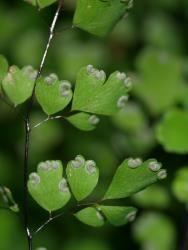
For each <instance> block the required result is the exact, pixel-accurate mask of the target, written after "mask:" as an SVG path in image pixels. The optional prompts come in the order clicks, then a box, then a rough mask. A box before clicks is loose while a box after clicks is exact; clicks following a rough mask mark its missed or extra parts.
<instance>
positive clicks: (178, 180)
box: [172, 167, 188, 206]
mask: <svg viewBox="0 0 188 250" xmlns="http://www.w3.org/2000/svg"><path fill="white" fill-rule="evenodd" d="M172 189H173V193H174V195H175V196H176V198H177V199H178V200H179V201H181V202H184V203H185V204H186V206H187V205H188V197H187V190H188V168H187V167H183V168H181V169H179V170H178V171H177V172H176V175H175V178H174V181H173V183H172Z"/></svg>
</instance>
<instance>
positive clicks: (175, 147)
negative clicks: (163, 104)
mask: <svg viewBox="0 0 188 250" xmlns="http://www.w3.org/2000/svg"><path fill="white" fill-rule="evenodd" d="M156 136H157V139H158V141H159V142H160V143H161V144H162V145H163V147H164V148H165V150H166V151H168V152H175V153H179V154H185V153H187V152H188V139H187V138H188V112H187V111H184V110H181V109H172V110H170V111H168V112H166V114H165V115H164V117H163V119H162V120H161V121H160V122H159V124H158V126H157V129H156Z"/></svg>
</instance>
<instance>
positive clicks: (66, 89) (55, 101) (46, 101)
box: [35, 74, 72, 115]
mask: <svg viewBox="0 0 188 250" xmlns="http://www.w3.org/2000/svg"><path fill="white" fill-rule="evenodd" d="M35 93H36V97H37V100H38V102H39V103H40V105H41V106H42V109H43V110H44V112H45V113H46V114H48V115H52V114H54V113H57V112H59V111H61V110H63V109H64V108H65V107H66V106H67V105H68V104H69V103H70V101H71V99H72V90H71V84H70V82H68V81H65V80H64V81H60V80H58V78H57V76H56V75H55V74H50V75H49V76H47V77H45V78H40V80H39V81H38V82H37V85H36V90H35Z"/></svg>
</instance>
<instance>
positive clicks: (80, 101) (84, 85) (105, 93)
mask: <svg viewBox="0 0 188 250" xmlns="http://www.w3.org/2000/svg"><path fill="white" fill-rule="evenodd" d="M105 79H106V74H105V72H104V71H103V70H100V71H99V70H97V69H95V68H94V67H93V66H92V65H88V66H87V67H83V68H81V70H80V71H79V72H78V76H77V80H76V86H75V91H74V97H73V104H72V110H80V111H84V112H89V113H95V114H101V115H113V114H115V113H117V111H118V110H120V109H121V108H123V107H125V106H126V103H127V100H128V92H129V90H130V88H131V86H132V83H131V81H130V78H128V77H126V75H125V74H124V73H120V72H118V71H116V72H114V73H112V74H111V75H110V76H109V78H108V80H107V81H106V82H105Z"/></svg>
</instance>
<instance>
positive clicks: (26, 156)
mask: <svg viewBox="0 0 188 250" xmlns="http://www.w3.org/2000/svg"><path fill="white" fill-rule="evenodd" d="M62 4H63V1H62V0H61V1H59V5H58V8H57V11H56V13H55V16H54V18H53V21H52V24H51V27H50V34H49V38H48V42H47V45H46V49H45V51H44V54H43V57H42V60H41V63H40V67H39V70H38V74H37V76H36V79H35V83H34V88H33V93H32V96H31V98H30V100H29V105H28V109H27V114H26V119H25V147H24V149H25V150H24V151H25V153H24V225H25V231H26V234H27V239H28V249H29V250H32V249H33V247H32V234H31V232H30V229H29V223H28V219H29V204H28V189H27V179H28V174H29V164H28V162H29V146H30V132H31V130H30V114H31V110H32V106H33V101H34V93H35V87H36V83H37V80H38V79H39V77H40V75H41V73H42V70H43V67H44V64H45V60H46V57H47V54H48V50H49V48H50V45H51V42H52V40H53V38H54V30H55V26H56V23H57V19H58V17H59V14H60V11H61V8H62Z"/></svg>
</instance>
